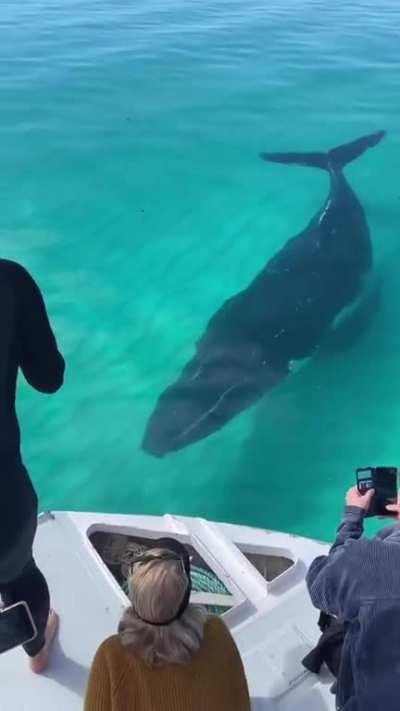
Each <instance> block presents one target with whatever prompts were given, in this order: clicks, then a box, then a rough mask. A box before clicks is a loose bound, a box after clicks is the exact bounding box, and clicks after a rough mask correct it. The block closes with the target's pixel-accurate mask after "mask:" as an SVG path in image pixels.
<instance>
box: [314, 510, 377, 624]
mask: <svg viewBox="0 0 400 711" xmlns="http://www.w3.org/2000/svg"><path fill="white" fill-rule="evenodd" d="M364 516H365V511H364V510H363V509H361V508H360V507H358V506H346V508H345V512H344V518H343V521H342V522H341V524H340V526H339V528H338V531H337V536H336V540H335V542H334V544H333V546H332V547H331V549H330V552H329V555H322V556H319V557H318V558H316V559H315V560H314V561H313V562H312V564H311V566H310V568H309V570H308V573H307V577H306V582H307V587H308V590H309V593H310V597H311V600H312V603H313V605H314V606H315V607H317V608H318V609H319V610H324V612H328V613H330V614H332V615H342V614H343V611H344V607H345V600H346V589H347V586H346V580H347V574H348V572H349V568H348V562H347V556H346V548H347V547H346V546H345V545H344V544H345V543H346V541H347V540H349V539H353V540H356V539H358V538H360V537H361V536H362V533H363V521H364Z"/></svg>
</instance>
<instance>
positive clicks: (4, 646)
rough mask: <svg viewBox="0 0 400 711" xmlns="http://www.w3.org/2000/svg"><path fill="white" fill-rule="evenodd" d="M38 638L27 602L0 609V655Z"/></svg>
mask: <svg viewBox="0 0 400 711" xmlns="http://www.w3.org/2000/svg"><path fill="white" fill-rule="evenodd" d="M36 637H37V629H36V625H35V623H34V621H33V617H32V614H31V611H30V609H29V606H28V604H27V603H26V602H23V601H21V602H17V603H15V605H10V607H0V654H2V653H3V652H8V651H9V650H10V649H14V647H19V646H20V645H21V644H26V643H27V642H32V641H33V640H34V639H35V638H36Z"/></svg>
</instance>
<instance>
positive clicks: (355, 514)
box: [344, 504, 367, 520]
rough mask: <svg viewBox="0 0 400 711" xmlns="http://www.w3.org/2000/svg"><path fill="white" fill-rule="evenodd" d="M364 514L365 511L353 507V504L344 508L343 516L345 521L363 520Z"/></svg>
mask: <svg viewBox="0 0 400 711" xmlns="http://www.w3.org/2000/svg"><path fill="white" fill-rule="evenodd" d="M366 514H367V511H366V510H365V509H364V508H362V507H361V506H355V505H354V504H346V505H345V507H344V516H345V518H346V519H353V520H358V519H363V518H364V516H366Z"/></svg>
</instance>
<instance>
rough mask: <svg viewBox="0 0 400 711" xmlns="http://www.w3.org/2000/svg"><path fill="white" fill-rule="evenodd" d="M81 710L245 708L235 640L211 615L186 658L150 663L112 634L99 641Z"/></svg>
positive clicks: (244, 687)
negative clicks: (179, 661)
mask: <svg viewBox="0 0 400 711" xmlns="http://www.w3.org/2000/svg"><path fill="white" fill-rule="evenodd" d="M85 711H250V700H249V692H248V689H247V683H246V678H245V675H244V670H243V665H242V661H241V658H240V655H239V652H238V650H237V648H236V645H235V643H234V641H233V639H232V637H231V635H230V633H229V631H228V629H227V627H226V626H225V625H224V623H223V622H222V620H220V619H219V618H218V617H210V618H209V619H208V620H207V621H206V623H205V627H204V639H203V642H202V645H201V647H200V650H199V651H198V653H197V654H196V655H195V656H194V657H193V658H192V660H191V661H190V662H189V664H185V665H181V664H169V665H166V666H162V667H155V668H152V667H150V666H148V665H147V664H146V663H145V662H144V661H143V660H142V659H141V658H140V657H138V656H136V655H135V654H133V652H132V651H131V650H130V649H129V648H127V647H123V646H122V644H121V642H120V641H119V638H118V637H117V636H114V637H109V639H107V640H106V641H105V642H103V644H102V645H101V646H100V647H99V649H98V651H97V654H96V656H95V659H94V662H93V665H92V669H91V672H90V677H89V683H88V688H87V694H86V701H85Z"/></svg>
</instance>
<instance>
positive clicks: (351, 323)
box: [318, 277, 382, 357]
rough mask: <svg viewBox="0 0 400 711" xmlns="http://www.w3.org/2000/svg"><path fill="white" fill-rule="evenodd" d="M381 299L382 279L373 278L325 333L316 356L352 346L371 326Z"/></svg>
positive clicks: (326, 354) (337, 351)
mask: <svg viewBox="0 0 400 711" xmlns="http://www.w3.org/2000/svg"><path fill="white" fill-rule="evenodd" d="M381 301H382V279H381V278H378V277H377V278H375V279H374V281H373V283H371V285H370V286H369V288H368V289H367V291H366V292H365V294H364V295H363V296H361V297H360V299H358V300H357V302H356V303H355V304H354V306H353V307H352V308H351V309H348V310H346V312H345V313H344V314H343V316H342V317H341V318H340V320H339V322H338V324H337V325H336V326H334V327H333V328H332V329H331V330H330V331H329V332H328V333H327V335H326V337H325V339H324V341H323V342H322V343H321V347H320V349H319V350H318V357H326V356H328V355H332V354H335V353H340V352H342V351H345V350H347V349H348V348H352V347H353V346H354V345H356V343H357V342H358V340H359V339H360V338H361V337H362V336H363V334H364V333H366V331H368V329H369V328H370V327H371V325H372V323H373V321H374V319H375V317H376V315H377V313H378V311H379V308H380V306H381Z"/></svg>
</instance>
